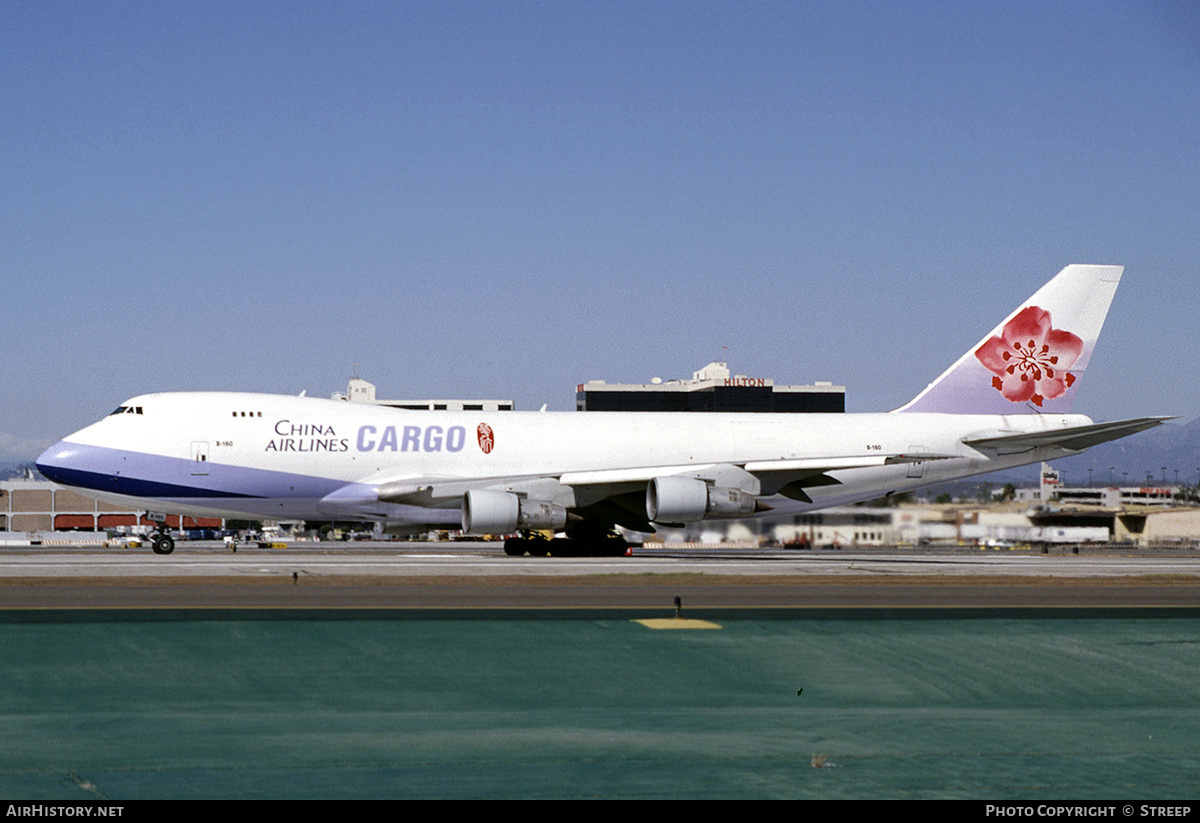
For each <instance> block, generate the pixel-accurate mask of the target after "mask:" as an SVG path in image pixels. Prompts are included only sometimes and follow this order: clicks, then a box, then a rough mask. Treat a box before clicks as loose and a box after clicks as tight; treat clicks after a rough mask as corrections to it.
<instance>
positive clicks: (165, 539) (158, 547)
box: [154, 534, 175, 554]
mask: <svg viewBox="0 0 1200 823" xmlns="http://www.w3.org/2000/svg"><path fill="white" fill-rule="evenodd" d="M173 551H175V540H174V539H172V537H171V535H169V534H160V535H158V536H157V537H155V538H154V553H155V554H170V553H171V552H173Z"/></svg>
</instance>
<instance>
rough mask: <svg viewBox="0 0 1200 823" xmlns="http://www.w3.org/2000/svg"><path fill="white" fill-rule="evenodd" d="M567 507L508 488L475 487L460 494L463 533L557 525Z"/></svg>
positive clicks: (489, 532)
mask: <svg viewBox="0 0 1200 823" xmlns="http://www.w3.org/2000/svg"><path fill="white" fill-rule="evenodd" d="M566 524H567V510H566V509H565V508H563V507H562V506H560V505H558V504H557V503H548V502H546V501H544V500H529V499H527V498H522V497H518V496H517V495H515V494H512V493H511V492H501V491H492V490H490V489H478V490H471V491H468V492H467V493H466V494H464V495H463V503H462V530H463V532H464V533H465V534H508V533H510V532H514V531H516V530H517V529H561V528H562V527H563V526H565V525H566Z"/></svg>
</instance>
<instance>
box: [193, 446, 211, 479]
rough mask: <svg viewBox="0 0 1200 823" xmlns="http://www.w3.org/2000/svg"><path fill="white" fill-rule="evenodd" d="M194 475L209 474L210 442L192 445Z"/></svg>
mask: <svg viewBox="0 0 1200 823" xmlns="http://www.w3.org/2000/svg"><path fill="white" fill-rule="evenodd" d="M192 474H208V441H207V440H205V441H203V442H201V441H194V442H193V443H192Z"/></svg>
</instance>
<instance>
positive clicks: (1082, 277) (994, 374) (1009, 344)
mask: <svg viewBox="0 0 1200 823" xmlns="http://www.w3.org/2000/svg"><path fill="white" fill-rule="evenodd" d="M1123 271H1124V267H1122V266H1083V265H1071V266H1067V267H1066V268H1065V269H1063V270H1062V271H1061V272H1059V273H1058V274H1057V275H1056V276H1055V277H1054V279H1053V280H1051V281H1050V282H1049V283H1047V284H1046V285H1044V286H1042V288H1040V289H1038V291H1037V292H1036V293H1035V294H1034V295H1033V296H1032V297H1030V298H1029V299H1028V300H1026V301H1025V302H1024V303H1022V304H1021V306H1020V307H1019V308H1018V309H1017V310H1016V311H1014V312H1013V313H1012V314H1010V315H1009V316H1008V317H1006V318H1005V319H1004V322H1002V323H1001V324H1000V325H998V326H996V328H994V329H992V331H991V333H990V334H988V336H987V337H984V338H983V339H982V340H980V341H979V343H977V344H976V345H974V346H972V347H971V349H970V350H969V351H968V352H967V353H966V354H964V355H963V356H962V357H960V358H959V359H958V362H956V363H955V364H954V365H953V366H951V367H950V368H949V369H947V370H946V371H945V372H944V373H943V374H942V376H941V377H939V378H938V379H937V380H935V381H933V382H932V383H930V384H929V385H928V386H926V387H925V390H924V391H922V392H921V393H920V394H918V395H917V396H916V397H914V398H913V399H912V400H910V401H909V402H908V403H906V404H905V405H903V406H901V407H900V408H898V409H895V411H897V412H950V413H957V414H1041V413H1047V412H1052V413H1055V414H1065V413H1067V412H1069V411H1070V410H1071V404H1072V402H1074V400H1075V392H1076V390H1077V389H1078V386H1079V381H1080V378H1082V377H1083V373H1084V371H1085V370H1086V369H1087V364H1088V360H1090V359H1091V356H1092V349H1093V347H1094V346H1095V345H1096V339H1097V338H1098V337H1099V336H1100V329H1101V327H1103V325H1104V318H1105V316H1106V315H1107V314H1108V307H1109V305H1110V304H1111V303H1112V298H1113V294H1115V293H1116V290H1117V284H1118V283H1120V281H1121V273H1122V272H1123Z"/></svg>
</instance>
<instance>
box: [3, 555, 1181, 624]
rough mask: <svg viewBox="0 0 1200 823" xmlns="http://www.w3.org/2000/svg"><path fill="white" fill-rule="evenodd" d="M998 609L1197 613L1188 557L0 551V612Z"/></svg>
mask: <svg viewBox="0 0 1200 823" xmlns="http://www.w3.org/2000/svg"><path fill="white" fill-rule="evenodd" d="M675 597H679V598H681V600H682V601H683V605H684V607H685V609H689V610H695V609H711V608H718V609H753V608H758V609H812V608H920V607H934V608H966V607H974V608H1005V607H1089V608H1098V607H1139V606H1143V607H1187V608H1191V607H1196V606H1200V558H1197V557H1192V556H1189V555H1188V554H1186V553H1175V554H1170V553H1151V552H1144V553H1141V554H1138V553H1136V552H1133V551H1132V550H1130V551H1129V552H1128V553H1125V554H1112V553H1104V554H1101V553H1098V552H1097V553H1089V552H1083V553H1081V554H1074V553H1069V552H1060V553H1058V554H1047V555H1043V554H1040V553H1033V552H1030V551H1014V550H979V549H964V550H958V551H942V552H937V553H934V552H917V551H914V550H892V551H883V550H872V551H855V552H849V551H806V552H795V551H782V550H748V549H724V548H720V547H704V548H696V547H686V548H669V547H668V548H657V549H640V550H637V551H635V554H634V556H632V557H620V558H552V557H523V558H512V557H506V556H504V554H503V551H502V550H501V549H500V547H499V545H498V544H497V543H403V544H401V543H379V544H366V543H356V544H317V543H309V544H295V545H293V546H292V547H289V548H285V549H258V548H253V549H247V548H242V549H241V550H239V551H237V552H236V553H234V552H230V551H229V550H228V549H227V548H225V547H224V546H222V545H221V544H219V543H202V542H198V543H181V544H179V548H178V549H177V550H176V552H175V553H174V554H172V555H169V556H158V555H154V554H152V553H151V552H150V551H149V550H148V549H121V550H108V549H97V548H70V547H53V548H38V547H33V548H28V549H25V548H23V549H14V548H6V549H3V550H0V604H3V608H6V609H71V608H276V609H289V608H290V609H306V608H365V609H389V608H390V609H404V608H413V609H464V610H482V611H486V610H495V609H558V610H562V609H568V610H570V609H575V610H581V609H647V608H649V609H659V610H664V609H665V610H670V609H673V603H674V598H675Z"/></svg>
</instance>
